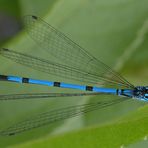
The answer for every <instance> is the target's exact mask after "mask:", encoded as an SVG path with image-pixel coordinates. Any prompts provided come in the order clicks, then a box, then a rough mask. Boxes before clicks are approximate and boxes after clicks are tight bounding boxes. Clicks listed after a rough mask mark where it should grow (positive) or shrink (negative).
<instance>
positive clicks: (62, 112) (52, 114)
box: [0, 98, 128, 136]
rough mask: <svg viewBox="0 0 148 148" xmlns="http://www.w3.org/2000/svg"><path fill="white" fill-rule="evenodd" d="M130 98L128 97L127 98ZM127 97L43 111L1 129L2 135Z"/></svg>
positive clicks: (28, 128)
mask: <svg viewBox="0 0 148 148" xmlns="http://www.w3.org/2000/svg"><path fill="white" fill-rule="evenodd" d="M127 99H128V98H127ZM127 99H125V98H124V99H115V100H111V101H104V102H103V101H102V102H95V103H90V104H84V105H77V106H69V107H66V108H61V109H57V110H53V111H48V112H45V113H41V114H39V115H37V116H35V117H32V118H29V119H27V120H24V121H22V122H19V123H17V124H14V125H13V126H10V127H9V128H7V129H5V130H2V131H0V135H1V136H12V135H15V134H18V133H21V132H24V131H28V130H31V129H34V128H37V127H41V126H44V125H47V124H50V123H53V122H56V121H61V120H64V119H67V118H71V117H74V116H78V115H81V114H84V113H87V112H90V111H94V110H96V109H102V108H105V107H108V106H111V105H114V104H117V103H120V102H122V101H125V100H127Z"/></svg>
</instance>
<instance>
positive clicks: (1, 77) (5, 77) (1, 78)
mask: <svg viewBox="0 0 148 148" xmlns="http://www.w3.org/2000/svg"><path fill="white" fill-rule="evenodd" d="M0 80H1V81H7V80H8V77H7V76H5V75H0Z"/></svg>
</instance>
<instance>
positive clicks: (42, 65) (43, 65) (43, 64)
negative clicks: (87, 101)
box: [0, 48, 132, 88]
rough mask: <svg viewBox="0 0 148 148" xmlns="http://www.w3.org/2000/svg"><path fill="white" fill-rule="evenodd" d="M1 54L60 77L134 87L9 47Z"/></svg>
mask: <svg viewBox="0 0 148 148" xmlns="http://www.w3.org/2000/svg"><path fill="white" fill-rule="evenodd" d="M0 55H2V56H4V57H6V58H8V59H11V60H13V61H15V62H17V63H19V64H22V65H25V66H28V67H31V68H33V69H36V70H39V71H42V72H45V73H48V74H53V75H56V76H59V77H63V78H67V79H71V80H77V81H81V82H85V83H88V84H89V85H99V86H102V85H104V83H106V84H107V85H108V86H110V87H113V86H115V85H116V86H118V87H126V88H127V87H132V86H131V85H129V84H127V83H125V81H124V82H123V81H122V82H118V81H116V80H114V79H113V80H112V79H111V78H107V77H106V76H103V75H102V76H101V75H96V74H93V73H88V72H87V71H82V69H78V68H75V67H70V66H67V65H61V64H58V63H53V62H51V61H49V60H45V59H41V58H37V57H34V56H30V55H27V54H23V53H19V52H16V51H13V50H9V49H4V48H2V49H0Z"/></svg>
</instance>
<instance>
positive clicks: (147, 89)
mask: <svg viewBox="0 0 148 148" xmlns="http://www.w3.org/2000/svg"><path fill="white" fill-rule="evenodd" d="M134 97H135V98H138V99H140V100H144V101H148V86H137V87H135V89H134Z"/></svg>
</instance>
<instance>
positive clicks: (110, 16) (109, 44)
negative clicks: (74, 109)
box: [0, 0, 148, 147]
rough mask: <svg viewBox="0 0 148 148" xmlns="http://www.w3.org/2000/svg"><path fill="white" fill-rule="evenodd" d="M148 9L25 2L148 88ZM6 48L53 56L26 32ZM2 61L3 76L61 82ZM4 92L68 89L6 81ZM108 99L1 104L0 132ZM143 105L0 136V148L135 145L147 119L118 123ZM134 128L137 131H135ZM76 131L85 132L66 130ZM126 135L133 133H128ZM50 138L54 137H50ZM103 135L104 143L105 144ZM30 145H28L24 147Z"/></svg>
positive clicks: (129, 4) (134, 0) (130, 2)
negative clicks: (54, 112) (27, 120)
mask: <svg viewBox="0 0 148 148" xmlns="http://www.w3.org/2000/svg"><path fill="white" fill-rule="evenodd" d="M48 2H49V3H48ZM147 6H148V1H146V0H142V1H138V0H124V1H117V0H112V1H108V0H100V1H97V0H93V1H89V0H85V1H84V0H74V1H73V0H59V1H35V0H30V1H21V7H22V13H23V14H24V13H26V14H27V13H28V14H31V13H36V14H37V15H38V14H39V15H41V16H42V17H43V19H44V20H46V21H47V22H48V23H50V24H51V25H53V26H55V27H56V28H58V29H59V30H60V31H62V32H64V33H65V34H66V35H68V36H69V37H70V38H71V39H72V40H74V41H75V42H77V43H78V44H80V45H81V46H82V47H84V48H85V49H86V50H87V51H89V52H90V53H91V54H93V55H94V56H95V57H96V58H98V59H100V60H101V61H103V62H105V63H106V64H108V65H109V66H111V67H112V68H114V69H116V70H117V71H120V72H121V73H122V74H123V75H124V76H125V78H127V79H128V80H129V81H130V82H134V83H135V84H147V80H148V78H147V74H148V71H147V69H146V67H147V47H148V45H147V39H148V36H147V32H148V29H147V27H145V22H147V18H148V15H147V14H148V9H147ZM32 8H33V9H32ZM139 32H141V33H139ZM5 47H6V48H10V49H13V50H16V51H20V52H25V53H30V54H35V55H36V56H38V55H40V56H42V57H48V55H47V53H46V52H45V51H44V50H42V49H40V48H39V47H37V45H35V43H34V42H33V41H32V40H31V39H30V38H29V37H28V35H26V34H25V33H24V32H22V33H20V34H19V35H18V36H16V38H14V39H13V40H11V41H10V42H8V43H7V45H5ZM35 50H36V51H35ZM0 63H2V65H1V73H3V74H12V75H20V76H24V77H32V78H38V79H45V80H46V79H47V80H56V77H54V76H50V75H47V74H44V73H42V72H37V71H35V70H32V69H30V68H26V67H24V66H21V65H19V64H16V63H14V62H12V61H9V60H8V59H5V58H3V57H0ZM0 90H1V93H2V94H4V93H6V94H8V93H24V92H49V91H50V92H65V91H67V90H65V89H56V90H55V89H52V88H48V87H41V86H31V85H19V84H10V83H6V82H1V85H0ZM113 97H114V96H113ZM103 98H108V99H110V96H96V97H95V98H88V97H87V98H80V97H77V98H75V97H73V98H62V99H54V98H53V99H51V100H42V99H40V100H21V101H11V102H0V117H1V119H0V129H3V128H5V127H8V126H9V125H12V124H13V123H17V122H19V121H21V120H23V119H25V118H26V117H31V116H32V115H36V114H37V113H40V112H44V111H47V110H48V109H49V108H50V109H55V108H62V107H63V106H69V105H77V104H83V103H89V102H92V101H97V100H98V99H103ZM143 105H144V104H143V103H140V102H138V101H130V102H127V103H123V104H119V105H116V106H113V107H111V108H107V109H105V110H101V111H95V112H92V113H89V114H87V115H86V116H80V117H78V118H72V119H68V120H66V121H61V122H58V123H55V124H52V125H49V126H45V127H42V128H39V129H34V130H31V131H29V132H25V133H22V134H20V135H17V136H13V137H0V147H6V146H12V145H14V144H19V143H23V142H24V143H25V142H28V141H31V142H30V143H29V146H28V145H27V146H28V147H33V146H34V147H35V146H36V147H37V146H38V147H50V146H51V147H62V146H63V147H64V146H65V147H66V146H67V147H70V146H71V147H76V146H77V147H78V146H79V147H80V146H81V147H84V146H85V147H91V146H92V147H97V146H99V145H101V146H100V147H103V146H104V145H105V144H106V145H107V146H110V147H119V146H121V144H123V145H126V144H129V143H133V142H136V141H138V140H139V139H140V138H142V137H144V136H145V134H146V133H145V132H143V130H142V131H141V130H140V129H141V128H143V129H145V130H147V126H146V125H147V124H145V123H147V119H144V118H140V117H139V115H136V114H135V116H134V118H131V119H130V121H129V120H128V119H124V121H125V122H123V121H121V122H120V123H119V122H118V121H119V119H121V118H122V117H123V116H125V115H127V114H128V113H132V112H135V113H137V109H138V108H139V107H140V106H143ZM146 111H147V108H145V111H144V112H141V113H140V116H143V115H145V113H146ZM136 116H137V117H136ZM109 123H110V124H109ZM140 123H141V124H140ZM96 124H97V125H98V126H97V127H96V128H91V129H87V128H86V127H87V126H94V125H96ZM133 127H134V128H136V127H138V128H136V130H134V129H133ZM83 128H84V130H83ZM85 128H86V129H85ZM74 129H82V130H80V131H79V132H76V133H75V132H72V133H70V134H65V135H64V132H66V131H71V130H74ZM126 131H129V132H128V133H126ZM147 131H148V130H147ZM133 132H134V133H133ZM58 133H63V135H62V136H58ZM114 133H115V134H114ZM122 133H123V134H122ZM52 134H57V136H52ZM126 134H127V135H126ZM128 134H129V136H128ZM47 135H50V137H48V136H47ZM125 136H127V137H126V139H125V141H122V139H123V138H124V137H125ZM83 137H84V138H83ZM103 137H104V139H105V140H104V141H101V140H102V139H101V138H103ZM40 138H41V141H40V140H39V142H35V144H34V141H33V140H34V139H40ZM32 141H33V142H32ZM17 146H18V145H17ZM27 146H26V145H24V147H27ZM18 147H19V146H18ZM22 147H23V144H22Z"/></svg>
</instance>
